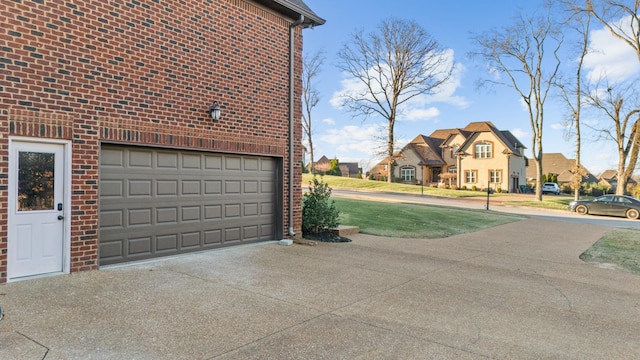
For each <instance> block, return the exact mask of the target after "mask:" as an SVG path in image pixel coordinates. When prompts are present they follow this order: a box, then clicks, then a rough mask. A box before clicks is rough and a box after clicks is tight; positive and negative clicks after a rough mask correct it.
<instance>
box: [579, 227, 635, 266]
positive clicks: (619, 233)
mask: <svg viewBox="0 0 640 360" xmlns="http://www.w3.org/2000/svg"><path fill="white" fill-rule="evenodd" d="M580 259H582V261H585V262H588V263H595V264H599V265H601V266H604V267H613V268H616V269H622V270H625V271H628V272H631V273H634V274H638V275H640V231H638V230H630V229H629V230H626V229H617V230H612V231H610V232H608V233H607V234H605V236H604V237H603V238H602V239H600V240H598V241H597V242H596V243H595V244H593V246H591V247H590V248H589V249H588V250H587V251H585V252H584V253H582V255H580Z"/></svg>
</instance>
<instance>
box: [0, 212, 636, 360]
mask: <svg viewBox="0 0 640 360" xmlns="http://www.w3.org/2000/svg"><path fill="white" fill-rule="evenodd" d="M606 231H607V228H605V227H599V226H595V225H578V224H575V223H565V222H557V221H547V220H541V219H529V220H522V221H518V222H515V223H511V224H507V225H503V226H499V227H495V228H491V229H487V230H484V231H480V232H476V233H472V234H465V235H459V236H455V237H450V238H446V239H436V240H418V239H390V238H381V237H373V236H368V235H362V234H359V235H354V236H352V239H353V242H351V243H341V244H330V243H320V244H318V246H305V245H293V246H280V245H277V244H275V243H267V244H260V245H255V246H247V247H237V248H230V249H227V250H221V251H210V252H203V253H198V254H193V255H187V256H182V257H176V258H172V259H168V260H162V261H154V262H148V263H144V264H136V265H132V266H125V267H117V268H109V269H102V270H99V271H93V272H84V273H75V274H72V275H63V276H55V277H47V278H40V279H33V280H27V281H21V282H15V283H8V284H3V285H0V306H2V308H3V309H4V313H5V314H4V315H5V316H4V319H3V320H1V321H0V358H2V359H354V358H355V359H432V358H438V359H486V358H492V359H637V358H639V357H640V332H639V331H638V329H640V277H639V276H635V275H632V274H628V273H625V272H621V271H618V270H611V269H605V268H598V267H596V266H593V265H589V264H585V263H582V262H581V261H580V260H579V259H578V256H579V255H580V253H582V252H583V251H584V250H585V249H587V248H588V247H589V246H591V244H592V243H593V242H595V241H596V240H597V239H598V238H600V237H601V235H602V234H603V233H605V232H606Z"/></svg>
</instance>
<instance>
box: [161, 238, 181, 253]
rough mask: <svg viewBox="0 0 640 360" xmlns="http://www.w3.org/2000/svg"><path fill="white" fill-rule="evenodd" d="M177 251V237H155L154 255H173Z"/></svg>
mask: <svg viewBox="0 0 640 360" xmlns="http://www.w3.org/2000/svg"><path fill="white" fill-rule="evenodd" d="M176 251H178V235H177V234H168V235H166V234H165V235H159V236H157V237H156V253H163V252H164V253H166V252H171V253H175V252H176Z"/></svg>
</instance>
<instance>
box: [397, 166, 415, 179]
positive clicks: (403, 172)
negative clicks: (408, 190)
mask: <svg viewBox="0 0 640 360" xmlns="http://www.w3.org/2000/svg"><path fill="white" fill-rule="evenodd" d="M400 177H402V181H413V179H415V178H416V169H414V168H402V169H400Z"/></svg>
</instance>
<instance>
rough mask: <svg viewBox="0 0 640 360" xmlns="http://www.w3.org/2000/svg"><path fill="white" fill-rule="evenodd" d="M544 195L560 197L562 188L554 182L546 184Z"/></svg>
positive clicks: (543, 186)
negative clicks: (549, 194)
mask: <svg viewBox="0 0 640 360" xmlns="http://www.w3.org/2000/svg"><path fill="white" fill-rule="evenodd" d="M542 193H543V194H546V193H552V194H556V195H560V186H558V184H556V183H554V182H548V183H544V185H542Z"/></svg>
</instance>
